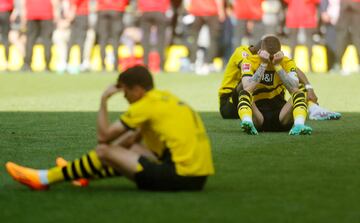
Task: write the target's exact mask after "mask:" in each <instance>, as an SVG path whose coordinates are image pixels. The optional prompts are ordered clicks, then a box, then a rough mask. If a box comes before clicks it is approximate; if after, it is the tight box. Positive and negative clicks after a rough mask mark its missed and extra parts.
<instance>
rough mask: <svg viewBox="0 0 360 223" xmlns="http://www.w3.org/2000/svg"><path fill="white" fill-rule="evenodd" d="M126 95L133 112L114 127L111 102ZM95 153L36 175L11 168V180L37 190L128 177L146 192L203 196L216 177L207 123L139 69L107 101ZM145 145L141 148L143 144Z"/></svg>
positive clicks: (110, 91)
mask: <svg viewBox="0 0 360 223" xmlns="http://www.w3.org/2000/svg"><path fill="white" fill-rule="evenodd" d="M118 92H124V95H125V98H126V99H127V101H128V102H129V103H130V107H129V109H128V111H127V112H125V113H124V114H123V115H121V116H120V118H119V120H118V121H116V122H114V123H113V124H111V125H110V124H109V123H108V112H107V101H108V99H109V98H110V97H111V96H112V95H114V94H116V93H118ZM97 124H98V126H97V137H98V141H99V144H98V146H97V147H96V149H95V150H92V151H90V152H89V153H88V154H86V155H84V156H82V157H81V158H79V159H76V160H75V161H73V162H68V163H67V164H66V165H65V166H63V167H54V168H50V169H48V170H36V169H30V168H26V167H22V166H19V165H17V164H15V163H12V162H8V163H6V169H7V171H8V172H9V174H10V175H11V176H12V177H13V178H14V179H15V180H17V181H19V182H20V183H23V184H25V185H27V186H29V187H30V188H32V189H36V190H42V189H47V188H48V186H49V185H51V184H54V183H57V182H62V181H71V180H75V179H80V178H86V179H93V178H105V177H111V176H120V175H123V176H125V177H127V178H129V179H130V180H132V181H134V182H135V183H136V185H137V187H138V188H139V189H144V190H160V191H161V190H170V191H172V190H174V191H176V190H201V189H203V187H204V185H205V182H206V179H207V177H208V176H209V175H212V174H213V173H214V167H213V163H212V156H211V146H210V142H209V139H208V136H207V133H206V130H205V128H204V125H203V123H202V121H201V118H200V117H199V115H198V114H197V113H195V112H194V111H193V110H192V109H191V108H190V107H188V106H187V105H186V104H184V103H183V102H182V101H180V100H179V99H178V98H177V97H175V96H174V95H172V94H171V93H168V92H165V91H160V90H156V89H154V88H153V79H152V76H151V74H150V73H149V71H148V70H147V69H146V68H144V67H142V66H135V67H133V68H130V69H128V70H126V71H124V72H123V73H121V74H120V76H119V79H118V82H117V84H116V85H113V86H110V87H109V88H108V89H107V90H105V92H104V93H103V95H102V98H101V105H100V110H99V113H98V121H97ZM140 139H141V142H142V143H143V144H142V143H140V142H139V140H140Z"/></svg>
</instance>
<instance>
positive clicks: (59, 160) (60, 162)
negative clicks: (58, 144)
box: [56, 157, 89, 187]
mask: <svg viewBox="0 0 360 223" xmlns="http://www.w3.org/2000/svg"><path fill="white" fill-rule="evenodd" d="M67 163H68V162H67V161H66V160H65V159H64V158H62V157H58V158H56V166H58V167H64V166H66V165H67ZM71 183H72V184H73V185H75V186H78V187H86V186H88V185H89V180H88V179H85V178H80V179H77V180H73V181H71Z"/></svg>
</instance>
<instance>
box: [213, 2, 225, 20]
mask: <svg viewBox="0 0 360 223" xmlns="http://www.w3.org/2000/svg"><path fill="white" fill-rule="evenodd" d="M215 3H216V6H217V11H218V16H219V21H220V22H224V21H225V9H224V0H215Z"/></svg>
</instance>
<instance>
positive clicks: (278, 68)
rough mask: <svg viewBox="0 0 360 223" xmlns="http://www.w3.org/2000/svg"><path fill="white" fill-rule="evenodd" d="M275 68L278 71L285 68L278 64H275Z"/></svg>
mask: <svg viewBox="0 0 360 223" xmlns="http://www.w3.org/2000/svg"><path fill="white" fill-rule="evenodd" d="M274 69H275V71H276V72H279V71H280V70H282V69H283V68H282V66H281V65H279V64H278V65H275V66H274Z"/></svg>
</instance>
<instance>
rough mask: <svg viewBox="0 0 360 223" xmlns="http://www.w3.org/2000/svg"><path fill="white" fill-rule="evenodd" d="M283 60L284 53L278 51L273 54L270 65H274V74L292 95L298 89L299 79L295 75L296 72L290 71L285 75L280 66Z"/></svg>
mask: <svg viewBox="0 0 360 223" xmlns="http://www.w3.org/2000/svg"><path fill="white" fill-rule="evenodd" d="M283 58H284V53H283V52H282V51H279V52H277V53H275V54H274V58H273V60H272V63H273V65H274V68H275V71H276V73H277V74H278V75H279V77H280V79H281V81H282V82H283V84H284V85H285V87H286V89H287V90H288V91H289V92H290V93H291V94H292V93H293V92H296V91H297V90H298V89H299V79H298V77H297V75H296V72H294V71H290V72H289V73H287V72H286V71H285V70H284V68H283V67H282V66H281V64H280V63H281V61H282V59H283Z"/></svg>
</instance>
